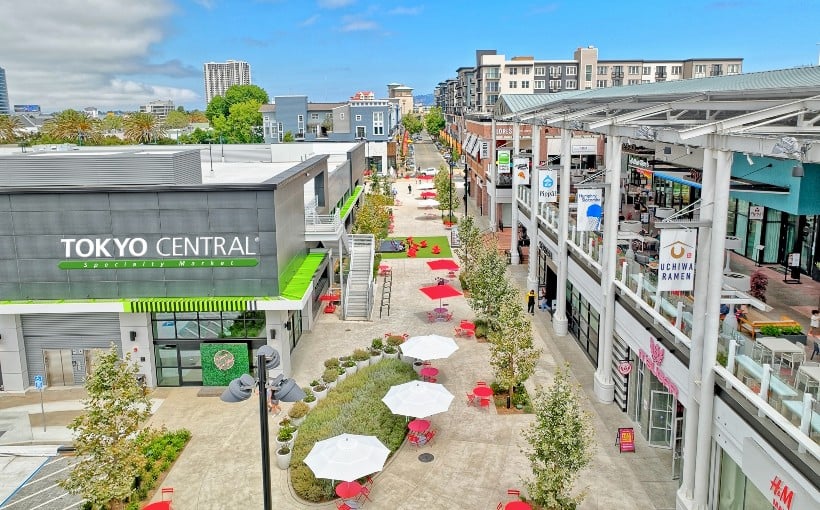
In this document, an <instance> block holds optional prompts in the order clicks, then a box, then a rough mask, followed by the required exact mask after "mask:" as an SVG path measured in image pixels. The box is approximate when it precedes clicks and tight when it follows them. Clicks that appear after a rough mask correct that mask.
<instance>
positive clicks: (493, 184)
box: [485, 117, 498, 232]
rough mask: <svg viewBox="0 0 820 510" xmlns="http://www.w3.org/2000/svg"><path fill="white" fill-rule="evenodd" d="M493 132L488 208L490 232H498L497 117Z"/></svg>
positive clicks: (492, 123) (493, 120)
mask: <svg viewBox="0 0 820 510" xmlns="http://www.w3.org/2000/svg"><path fill="white" fill-rule="evenodd" d="M490 129H492V130H493V142H492V145H490V166H489V168H487V169H486V171H487V179H486V181H485V182H486V183H487V195H488V196H489V197H490V203H489V204H488V207H489V208H490V231H491V232H495V231H497V230H498V219H497V213H498V211H496V210H495V209H496V207H498V200H496V196H495V194H496V193H497V190H498V186H497V185H498V164H497V163H496V162H497V161H498V154H497V153H496V150H495V149H496V143H497V142H496V133H495V117H493V119H492V122H491V128H490Z"/></svg>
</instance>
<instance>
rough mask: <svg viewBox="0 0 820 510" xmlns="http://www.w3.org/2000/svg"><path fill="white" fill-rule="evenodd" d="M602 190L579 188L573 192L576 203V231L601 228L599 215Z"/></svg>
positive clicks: (601, 209)
mask: <svg viewBox="0 0 820 510" xmlns="http://www.w3.org/2000/svg"><path fill="white" fill-rule="evenodd" d="M603 195H604V194H603V190H602V189H600V188H594V189H592V188H591V189H579V190H578V192H577V193H576V194H575V201H576V203H577V204H578V221H577V223H578V231H579V232H585V231H592V230H601V217H602V215H603V208H602V207H601V204H602V203H603Z"/></svg>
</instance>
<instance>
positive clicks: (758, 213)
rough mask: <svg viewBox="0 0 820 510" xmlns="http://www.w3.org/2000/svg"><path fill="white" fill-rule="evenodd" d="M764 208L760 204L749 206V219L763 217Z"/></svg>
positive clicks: (760, 218)
mask: <svg viewBox="0 0 820 510" xmlns="http://www.w3.org/2000/svg"><path fill="white" fill-rule="evenodd" d="M764 209H765V208H764V207H763V206H762V205H752V206H749V219H750V220H762V219H763V211H764Z"/></svg>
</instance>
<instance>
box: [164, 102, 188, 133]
mask: <svg viewBox="0 0 820 510" xmlns="http://www.w3.org/2000/svg"><path fill="white" fill-rule="evenodd" d="M180 108H182V107H181V106H180ZM189 122H190V118H189V117H188V114H187V113H185V112H184V111H179V110H174V111H172V112H168V116H167V117H165V127H167V128H168V129H182V128H184V127H186V126H187V125H188V124H189Z"/></svg>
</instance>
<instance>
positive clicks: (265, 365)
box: [220, 345, 305, 510]
mask: <svg viewBox="0 0 820 510" xmlns="http://www.w3.org/2000/svg"><path fill="white" fill-rule="evenodd" d="M279 362H280V358H279V352H278V351H277V350H276V349H274V348H273V347H271V346H270V345H263V346H262V347H260V348H259V349H257V350H256V369H257V378H256V379H254V378H253V376H251V375H250V374H242V375H241V376H239V377H238V378H236V379H234V380H233V381H231V382H230V383H229V384H228V389H226V390H225V391H224V392H223V393H222V396H221V397H220V399H221V400H222V401H223V402H230V403H234V402H244V401H245V400H248V399H249V398H251V396H252V395H253V390H254V388H256V389H257V393H258V394H259V430H260V436H261V446H262V494H263V503H264V505H263V507H262V508H263V509H264V510H272V509H273V500H272V497H271V472H270V434H269V432H268V398H267V393H268V392H267V388H271V390H272V395H271V398H272V399H274V400H281V401H283V402H296V401H299V400H302V399H303V398H305V392H304V391H302V389H301V388H300V387H299V385H297V384H296V381H294V380H293V379H289V378H287V379H286V378H285V376H284V375H281V374H280V375H278V376H276V378H274V379H273V380H272V381H271V382H270V384H268V380H267V379H268V370H272V369H274V368H276V367H278V366H279Z"/></svg>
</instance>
